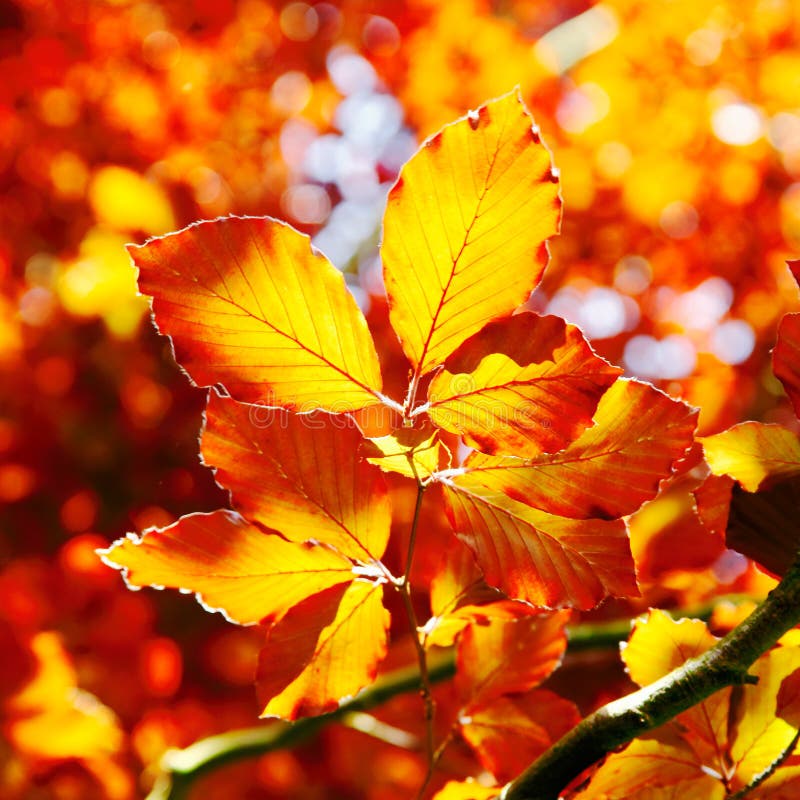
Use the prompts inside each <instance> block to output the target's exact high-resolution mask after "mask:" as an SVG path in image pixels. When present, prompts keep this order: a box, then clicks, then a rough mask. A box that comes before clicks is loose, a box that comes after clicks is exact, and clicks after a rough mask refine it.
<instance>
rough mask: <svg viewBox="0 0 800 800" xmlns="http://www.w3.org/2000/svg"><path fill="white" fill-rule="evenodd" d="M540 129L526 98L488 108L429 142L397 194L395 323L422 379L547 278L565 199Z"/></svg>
mask: <svg viewBox="0 0 800 800" xmlns="http://www.w3.org/2000/svg"><path fill="white" fill-rule="evenodd" d="M532 124H533V121H532V119H531V117H530V115H529V114H528V112H527V110H526V109H525V106H524V105H523V103H522V101H521V99H520V98H519V96H518V95H517V93H516V92H512V93H510V94H507V95H505V96H504V97H501V98H499V99H498V100H495V101H493V102H490V103H487V104H486V105H485V106H482V107H481V108H480V109H478V110H477V111H475V112H470V113H469V114H468V115H467V116H466V117H465V118H463V119H461V120H459V121H458V122H455V123H453V124H452V125H448V126H446V127H445V128H444V129H443V130H442V131H441V132H440V133H438V134H436V136H434V137H433V138H431V139H429V140H428V141H426V142H425V144H424V145H423V146H422V148H421V149H420V150H419V152H418V153H417V154H416V155H415V156H414V157H413V158H412V159H411V160H410V161H409V162H408V163H407V164H406V165H405V167H403V169H402V170H401V172H400V177H399V178H398V180H397V183H396V184H395V186H394V188H393V189H392V191H391V192H390V194H389V202H388V207H387V209H386V216H385V218H384V233H383V245H382V248H381V254H382V258H383V264H384V280H385V283H386V292H387V294H388V297H389V318H390V320H391V323H392V327H393V328H394V329H395V331H396V332H397V334H398V336H399V337H400V341H401V343H402V345H403V350H404V351H405V353H406V355H407V356H408V358H409V360H410V361H411V363H412V365H413V366H414V368H415V370H417V373H418V375H424V374H425V373H427V372H429V371H430V370H431V369H433V368H434V367H436V366H437V365H439V364H442V363H443V362H444V360H445V358H447V356H448V355H450V353H452V352H453V351H454V350H455V349H456V348H457V347H458V346H459V345H460V344H461V342H463V341H464V340H465V339H466V338H468V337H469V336H471V335H472V334H473V333H476V332H477V331H479V330H480V329H481V328H482V327H483V326H484V325H485V324H486V323H487V322H489V321H490V320H493V319H498V318H500V317H504V316H507V315H509V314H511V312H512V311H513V310H514V309H515V308H516V307H517V306H519V305H520V304H521V303H523V302H525V300H527V298H528V295H529V294H530V293H531V291H532V290H533V288H534V287H535V286H536V284H537V283H538V282H539V280H540V278H541V275H542V272H543V270H544V268H545V265H546V263H547V248H546V246H545V240H546V239H548V238H549V237H550V236H553V235H554V234H555V233H557V232H558V225H559V219H560V214H561V200H560V198H559V195H558V180H557V179H556V178H555V177H554V172H553V169H552V165H551V161H550V153H549V151H548V150H547V148H546V147H545V146H544V145H543V144H542V143H541V141H540V140H539V136H538V133H536V132H535V131H534V129H533V128H532Z"/></svg>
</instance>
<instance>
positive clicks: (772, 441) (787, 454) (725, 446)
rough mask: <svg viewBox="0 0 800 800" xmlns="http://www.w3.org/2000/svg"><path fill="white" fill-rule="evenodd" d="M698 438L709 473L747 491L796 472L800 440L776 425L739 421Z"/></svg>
mask: <svg viewBox="0 0 800 800" xmlns="http://www.w3.org/2000/svg"><path fill="white" fill-rule="evenodd" d="M700 441H701V442H702V444H703V450H704V452H705V456H706V460H707V461H708V464H709V466H710V467H711V470H712V472H713V473H714V474H715V475H728V476H730V477H731V478H734V479H735V480H737V481H739V483H740V484H741V485H742V486H743V487H744V488H745V489H746V490H747V491H748V492H757V491H758V490H759V489H761V488H762V487H765V486H767V485H770V484H774V483H777V482H779V481H780V480H782V479H785V478H792V477H795V476H797V475H800V439H798V437H797V434H795V433H793V432H792V431H790V430H788V429H786V428H783V427H781V426H780V425H768V424H765V423H762V422H742V423H740V424H739V425H734V426H733V427H732V428H729V429H728V430H726V431H723V432H722V433H718V434H715V435H714V436H704V437H702V438H701V439H700Z"/></svg>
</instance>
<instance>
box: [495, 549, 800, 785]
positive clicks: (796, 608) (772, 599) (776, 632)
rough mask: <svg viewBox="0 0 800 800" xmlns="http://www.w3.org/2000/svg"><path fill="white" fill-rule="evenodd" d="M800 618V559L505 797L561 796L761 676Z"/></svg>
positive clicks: (564, 743)
mask: <svg viewBox="0 0 800 800" xmlns="http://www.w3.org/2000/svg"><path fill="white" fill-rule="evenodd" d="M798 623H800V559H797V560H795V563H794V564H793V565H792V566H791V568H790V569H789V571H788V572H787V573H786V575H785V576H784V578H783V580H782V581H781V582H780V583H779V584H778V586H776V587H775V588H774V589H773V590H772V591H771V592H770V593H769V595H768V596H767V598H766V599H765V600H764V601H763V602H762V603H761V605H760V606H758V608H756V609H755V611H753V613H752V614H751V615H750V616H749V617H748V618H747V619H746V620H744V622H742V623H741V624H740V625H739V626H738V627H736V628H735V629H734V630H732V631H731V632H730V633H729V634H728V635H727V636H726V637H725V638H724V639H721V640H720V641H719V642H718V643H717V644H716V645H715V646H714V647H712V648H711V649H710V650H708V651H706V652H705V653H703V654H702V655H701V656H698V657H697V658H692V659H689V660H688V661H687V662H686V663H685V664H683V665H682V666H680V667H678V668H677V669H676V670H673V671H672V672H671V673H669V675H665V676H664V677H663V678H661V679H659V680H657V681H656V682H655V683H651V684H650V685H649V686H645V687H644V688H643V689H640V690H639V691H637V692H634V693H633V694H630V695H627V696H626V697H622V698H620V699H619V700H614V701H613V702H611V703H609V704H608V705H606V706H604V707H603V708H601V709H599V710H598V711H596V712H595V713H594V714H591V715H589V716H588V717H586V718H585V719H584V720H583V721H582V722H580V723H579V724H578V725H577V726H576V727H575V728H573V729H572V730H571V731H570V732H569V733H568V734H567V735H566V736H564V737H563V738H562V739H560V740H559V741H558V742H556V744H555V745H553V746H552V747H551V748H550V749H549V750H548V751H547V752H546V753H544V754H543V755H542V756H540V757H539V758H538V759H537V760H536V761H535V762H534V763H533V764H531V765H530V766H529V767H528V768H527V769H526V770H525V771H524V772H523V773H522V774H521V775H520V776H519V777H518V778H516V780H514V781H512V782H511V783H509V784H508V785H507V786H506V787H505V789H504V790H503V792H502V793H501V795H500V797H501V799H502V800H558V797H559V795H560V794H561V792H562V790H563V789H564V787H566V786H567V785H568V784H569V783H570V782H571V781H572V780H573V779H574V778H576V777H577V776H578V775H580V774H581V773H582V772H583V771H584V770H585V769H587V768H588V767H590V766H592V764H595V763H596V762H597V761H599V760H600V759H602V758H604V757H605V756H606V755H607V754H608V753H610V752H611V751H612V750H615V749H616V748H618V747H620V746H622V745H624V744H627V743H628V742H630V741H631V740H632V739H635V738H636V737H637V736H640V735H641V734H643V733H646V732H647V731H649V730H652V729H653V728H657V727H658V726H659V725H663V724H664V723H666V722H669V721H670V720H671V719H673V718H674V717H676V716H677V715H678V714H680V713H681V712H682V711H686V709H688V708H691V707H692V706H694V705H696V704H697V703H699V702H701V701H702V700H705V699H706V698H707V697H709V696H710V695H712V694H713V693H714V692H717V691H719V690H720V689H724V688H725V687H726V686H734V685H736V684H743V683H754V682H755V680H756V679H755V678H754V677H753V676H751V675H749V674H748V672H747V670H748V669H749V668H750V667H751V666H752V664H753V663H754V662H755V661H756V659H757V658H758V657H759V656H761V655H762V654H763V653H765V652H766V651H767V650H769V648H770V647H772V646H773V645H774V644H775V642H777V640H778V639H779V638H780V637H781V636H783V634H784V633H786V631H788V630H790V629H791V628H793V627H794V626H795V625H797V624H798Z"/></svg>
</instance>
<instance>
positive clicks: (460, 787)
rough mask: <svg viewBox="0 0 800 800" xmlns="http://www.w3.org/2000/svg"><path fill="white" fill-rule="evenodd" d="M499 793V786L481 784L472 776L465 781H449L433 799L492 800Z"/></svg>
mask: <svg viewBox="0 0 800 800" xmlns="http://www.w3.org/2000/svg"><path fill="white" fill-rule="evenodd" d="M499 794H500V787H499V786H498V787H494V788H492V787H490V786H483V785H482V784H480V783H478V782H477V781H475V780H474V779H473V778H467V779H466V780H465V781H449V782H448V783H446V784H445V786H444V788H443V789H440V790H439V791H438V792H437V793H436V794H435V795H434V797H433V800H494V798H496V797H498V795H499Z"/></svg>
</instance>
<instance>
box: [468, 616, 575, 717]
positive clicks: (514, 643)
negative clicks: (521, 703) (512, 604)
mask: <svg viewBox="0 0 800 800" xmlns="http://www.w3.org/2000/svg"><path fill="white" fill-rule="evenodd" d="M569 616H570V614H569V612H568V611H557V612H555V613H552V614H536V613H531V610H530V609H526V608H525V607H524V606H521V607H520V609H519V616H518V617H517V619H493V620H491V621H489V622H488V623H485V624H480V623H478V622H476V623H472V624H470V625H469V626H468V627H467V628H465V629H464V631H462V633H461V636H460V637H459V640H458V648H457V651H456V689H457V690H458V693H459V695H460V697H461V700H462V704H463V705H464V707H465V708H469V707H471V706H481V705H484V704H486V703H488V702H490V701H491V700H494V699H496V698H498V697H500V696H502V695H505V694H511V693H514V692H526V691H528V690H529V689H532V688H533V687H535V686H538V685H539V684H540V683H541V682H542V681H543V680H544V679H545V678H547V677H548V676H549V675H550V673H552V672H553V670H554V669H556V667H557V666H558V665H559V663H560V662H561V658H562V656H563V654H564V650H565V648H566V646H567V637H566V633H565V632H564V626H565V625H566V624H567V621H568V620H569Z"/></svg>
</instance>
